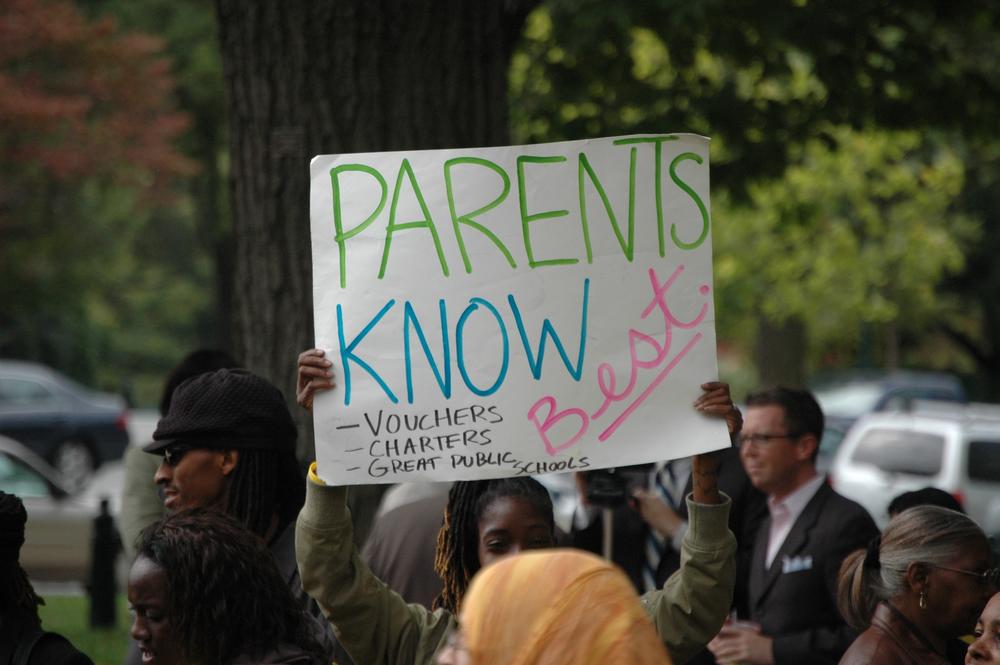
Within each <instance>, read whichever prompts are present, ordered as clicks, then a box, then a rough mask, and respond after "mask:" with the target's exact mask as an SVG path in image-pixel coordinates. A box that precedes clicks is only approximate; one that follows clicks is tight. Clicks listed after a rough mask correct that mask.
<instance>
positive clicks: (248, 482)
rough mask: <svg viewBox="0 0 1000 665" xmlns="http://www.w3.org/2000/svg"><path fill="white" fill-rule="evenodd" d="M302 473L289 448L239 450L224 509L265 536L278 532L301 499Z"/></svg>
mask: <svg viewBox="0 0 1000 665" xmlns="http://www.w3.org/2000/svg"><path fill="white" fill-rule="evenodd" d="M305 492H306V488H305V476H304V474H303V473H302V469H301V468H300V467H299V463H298V461H297V460H296V458H295V453H294V452H293V451H292V450H282V451H276V450H241V451H240V456H239V461H237V462H236V468H235V469H233V473H232V475H231V479H230V481H229V487H228V489H227V492H226V513H227V514H228V515H231V516H232V517H235V518H236V520H237V521H239V522H240V523H241V524H242V525H243V526H244V527H245V528H247V529H249V530H250V531H253V532H254V533H256V534H257V535H258V536H260V537H261V538H266V537H267V534H268V532H269V531H270V529H271V526H272V523H273V521H274V518H275V514H277V518H278V521H277V530H276V532H275V533H281V531H283V530H284V528H285V527H286V526H287V525H288V524H291V523H292V522H293V521H294V520H295V517H296V516H297V515H298V514H299V509H301V508H302V504H303V503H304V502H305V498H306V497H305Z"/></svg>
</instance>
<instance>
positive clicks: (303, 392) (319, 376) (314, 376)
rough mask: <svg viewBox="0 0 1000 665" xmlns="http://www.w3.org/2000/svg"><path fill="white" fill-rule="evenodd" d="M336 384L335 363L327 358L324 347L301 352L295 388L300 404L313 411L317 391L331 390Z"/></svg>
mask: <svg viewBox="0 0 1000 665" xmlns="http://www.w3.org/2000/svg"><path fill="white" fill-rule="evenodd" d="M336 385H337V384H336V381H335V379H334V375H333V363H332V362H330V361H329V360H327V359H326V352H325V351H323V349H309V350H307V351H303V352H302V353H300V354H299V372H298V381H297V383H296V390H295V401H297V402H298V403H299V406H301V407H302V408H304V409H306V410H309V411H311V410H312V404H313V398H314V397H315V396H316V392H317V391H320V390H330V389H332V388H333V387H334V386H336Z"/></svg>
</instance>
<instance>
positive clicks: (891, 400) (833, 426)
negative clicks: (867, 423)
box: [812, 370, 967, 471]
mask: <svg viewBox="0 0 1000 665" xmlns="http://www.w3.org/2000/svg"><path fill="white" fill-rule="evenodd" d="M812 388H813V393H814V394H815V395H816V400H817V401H818V402H819V404H820V406H821V407H823V414H824V415H825V416H826V430H825V431H824V432H823V440H822V441H821V442H820V450H819V458H818V460H817V467H818V468H819V469H820V470H824V471H825V470H827V469H829V467H830V464H831V463H832V461H833V457H834V455H835V454H836V452H837V448H839V447H840V444H841V442H842V441H843V440H844V436H845V434H846V433H847V431H848V430H849V429H850V427H851V425H853V424H854V422H855V421H856V420H857V419H858V418H860V417H861V416H863V415H864V414H866V413H872V412H880V411H898V410H903V409H906V408H907V405H909V404H910V403H912V402H913V401H914V400H937V401H943V402H959V403H963V404H964V403H965V402H966V401H967V398H966V395H965V388H964V387H963V386H962V381H961V379H959V378H958V377H957V376H955V375H954V374H950V373H948V372H924V371H917V370H896V371H892V372H885V371H882V370H846V371H839V372H837V373H835V374H831V375H828V376H826V377H825V378H822V379H820V380H819V381H817V382H816V383H814V384H813V387H812Z"/></svg>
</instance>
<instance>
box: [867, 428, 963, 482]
mask: <svg viewBox="0 0 1000 665" xmlns="http://www.w3.org/2000/svg"><path fill="white" fill-rule="evenodd" d="M943 455H944V437H943V436H939V435H937V434H928V433H926V432H913V431H906V430H896V429H886V428H876V429H870V430H868V431H867V432H865V433H864V434H863V435H862V437H861V440H860V441H858V445H857V447H856V448H855V449H854V453H853V454H852V455H851V459H852V460H853V461H855V462H861V463H864V464H873V465H875V466H877V467H878V468H880V469H882V470H883V471H887V472H890V473H907V474H911V475H915V476H934V475H937V473H938V472H940V471H941V458H942V457H943Z"/></svg>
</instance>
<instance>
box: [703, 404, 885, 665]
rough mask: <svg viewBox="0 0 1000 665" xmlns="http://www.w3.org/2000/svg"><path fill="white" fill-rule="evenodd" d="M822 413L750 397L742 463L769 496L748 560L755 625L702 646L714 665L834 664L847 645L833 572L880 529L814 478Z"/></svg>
mask: <svg viewBox="0 0 1000 665" xmlns="http://www.w3.org/2000/svg"><path fill="white" fill-rule="evenodd" d="M822 433H823V412H822V410H821V409H820V407H819V404H817V402H816V399H815V398H814V397H813V396H812V394H811V393H809V392H808V391H805V390H793V389H789V388H774V389H771V390H766V391H763V392H759V393H755V394H752V395H750V396H748V397H747V414H746V420H745V422H744V424H743V432H742V433H741V434H740V457H741V459H742V460H743V466H744V468H745V469H746V472H747V475H748V476H749V477H750V481H751V482H752V483H753V484H754V486H755V487H756V488H757V489H759V490H761V491H762V492H764V493H765V494H766V495H767V507H768V511H769V517H768V518H767V519H765V520H764V523H763V524H762V525H761V527H760V530H759V531H758V533H757V537H756V542H755V544H754V549H753V556H752V558H751V563H750V578H749V598H748V600H749V614H743V615H741V616H740V618H741V619H749V620H750V621H751V622H752V623H749V624H748V623H744V622H740V623H736V624H730V625H728V626H726V627H724V628H723V629H722V632H721V633H719V635H718V637H716V638H715V639H714V640H713V641H712V643H711V644H709V649H710V650H711V651H712V653H713V654H715V657H716V659H717V660H718V661H719V662H721V663H728V662H739V663H745V664H748V665H751V664H752V665H770V664H772V663H773V664H775V665H786V664H787V665H791V664H795V665H798V664H799V663H831V664H832V663H836V662H837V661H838V660H840V657H841V655H842V654H843V652H844V651H845V650H846V649H847V647H848V646H849V645H850V643H851V641H852V640H853V639H854V637H855V634H854V633H853V632H852V631H851V630H850V629H849V628H848V627H847V625H846V624H845V622H844V620H843V618H842V617H841V616H840V613H839V612H838V610H837V603H836V591H837V573H838V571H839V570H840V564H841V562H842V561H843V560H844V557H846V556H847V554H848V553H850V552H851V551H853V550H856V549H859V548H863V547H865V546H866V545H867V543H868V541H869V540H871V539H872V538H873V537H874V536H875V535H876V534H877V533H878V529H877V528H876V526H875V523H874V522H873V521H872V518H871V516H870V515H869V514H868V513H867V512H866V511H865V509H864V508H862V507H861V506H859V505H858V504H857V503H855V502H853V501H851V500H849V499H846V498H844V497H842V496H841V495H839V494H837V493H836V492H834V491H833V490H832V489H831V488H830V486H829V485H827V484H826V483H825V482H824V481H825V479H824V478H823V476H821V475H819V474H818V473H817V472H816V454H817V452H818V449H819V441H820V437H821V436H822Z"/></svg>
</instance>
